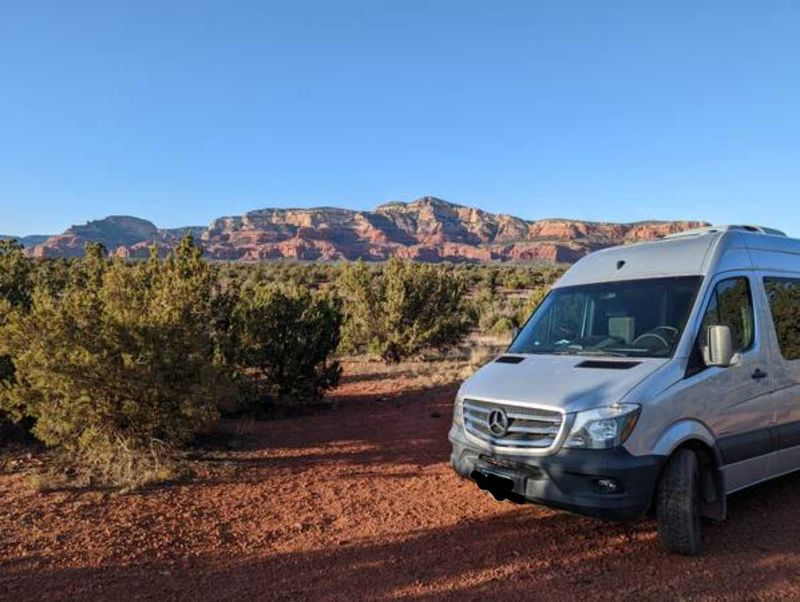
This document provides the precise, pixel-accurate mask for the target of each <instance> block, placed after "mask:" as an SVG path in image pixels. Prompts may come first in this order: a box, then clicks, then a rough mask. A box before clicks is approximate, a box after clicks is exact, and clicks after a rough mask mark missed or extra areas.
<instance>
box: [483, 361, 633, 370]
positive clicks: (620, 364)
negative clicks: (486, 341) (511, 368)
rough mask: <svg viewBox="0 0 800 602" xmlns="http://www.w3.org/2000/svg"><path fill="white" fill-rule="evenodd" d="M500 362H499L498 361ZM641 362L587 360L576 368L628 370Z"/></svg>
mask: <svg viewBox="0 0 800 602" xmlns="http://www.w3.org/2000/svg"><path fill="white" fill-rule="evenodd" d="M498 361H499V360H498ZM640 363H641V362H625V361H614V360H610V361H609V360H585V361H583V362H581V363H580V364H577V365H576V366H575V367H576V368H600V369H604V370H628V369H630V368H633V367H635V366H638V365H639V364H640Z"/></svg>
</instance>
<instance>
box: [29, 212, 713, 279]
mask: <svg viewBox="0 0 800 602" xmlns="http://www.w3.org/2000/svg"><path fill="white" fill-rule="evenodd" d="M701 225H703V224H702V223H700V222H688V221H675V222H640V223H635V224H613V223H600V222H583V221H577V220H559V219H547V220H539V221H526V220H523V219H520V218H517V217H513V216H510V215H502V214H499V215H496V214H492V213H487V212H485V211H482V210H480V209H476V208H472V207H464V206H461V205H456V204H453V203H449V202H447V201H443V200H441V199H437V198H435V197H424V198H421V199H418V200H416V201H413V202H411V203H400V202H393V203H387V204H384V205H380V206H379V207H377V208H376V209H375V210H374V211H353V210H349V209H338V208H333V207H319V208H314V209H260V210H257V211H250V212H248V213H245V214H244V215H237V216H229V217H221V218H219V219H216V220H214V221H213V222H212V223H211V224H210V225H209V226H208V227H206V228H203V227H190V228H177V229H172V230H162V229H159V228H157V227H156V226H155V225H154V224H152V223H151V222H148V221H146V220H142V219H138V218H133V217H124V216H112V217H108V218H106V219H104V220H98V221H93V222H89V223H88V224H86V225H84V226H73V227H72V228H70V229H69V230H67V231H66V232H65V233H64V234H61V235H58V236H53V237H50V238H49V239H48V240H46V241H45V242H44V243H42V244H40V245H38V246H36V247H34V249H33V251H32V254H33V255H35V256H39V257H54V256H61V257H63V256H67V257H73V256H78V255H80V254H81V253H82V250H83V245H84V244H85V243H86V242H87V241H92V242H100V243H102V244H103V245H105V247H106V248H107V249H108V250H109V252H111V253H114V254H116V255H118V256H123V257H146V256H147V254H148V252H149V251H148V248H149V247H150V246H152V245H153V244H155V245H157V246H158V247H159V248H160V250H162V251H166V250H168V249H169V248H171V247H173V246H174V245H175V244H176V243H177V241H178V240H179V239H180V237H181V236H182V235H183V234H184V233H185V232H187V231H189V232H192V234H194V236H195V237H196V238H197V239H198V241H199V242H200V244H201V245H202V246H203V248H204V250H205V253H206V257H208V258H210V259H218V260H232V261H262V260H275V259H287V258H290V259H299V260H311V261H317V260H319V261H335V260H354V259H365V260H368V261H380V260H385V259H388V258H389V257H393V256H396V257H403V258H408V259H415V260H420V261H467V262H484V261H507V260H515V261H543V262H550V263H556V262H574V261H576V260H578V259H579V258H580V257H582V256H583V255H585V254H586V253H589V252H591V251H593V250H596V249H600V248H603V247H608V246H612V245H619V244H626V243H631V242H636V241H641V240H651V239H655V238H659V237H662V236H664V235H666V234H671V233H674V232H679V231H681V230H685V229H689V228H695V227H698V226H701Z"/></svg>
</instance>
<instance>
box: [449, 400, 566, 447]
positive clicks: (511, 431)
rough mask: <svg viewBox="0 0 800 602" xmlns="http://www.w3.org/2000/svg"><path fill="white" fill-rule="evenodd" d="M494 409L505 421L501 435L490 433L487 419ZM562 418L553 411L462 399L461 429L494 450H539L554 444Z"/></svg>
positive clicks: (558, 413) (559, 430)
mask: <svg viewBox="0 0 800 602" xmlns="http://www.w3.org/2000/svg"><path fill="white" fill-rule="evenodd" d="M495 410H500V411H502V412H504V413H505V416H506V417H507V420H508V425H507V428H506V429H505V432H503V433H500V434H498V433H496V432H492V430H491V429H490V427H489V417H490V415H491V414H492V412H494V411H495ZM562 421H563V416H562V414H561V413H560V412H557V411H554V410H543V409H539V408H526V407H522V406H515V405H508V404H503V403H496V402H490V401H478V400H476V399H465V400H464V426H465V427H466V430H467V432H468V433H469V434H471V435H472V436H474V437H477V438H478V439H482V440H483V441H486V442H487V443H491V444H492V445H494V446H497V447H508V448H517V449H520V450H524V449H541V450H545V449H547V448H550V447H552V446H553V445H555V443H556V440H557V439H558V435H559V433H560V432H561V425H562Z"/></svg>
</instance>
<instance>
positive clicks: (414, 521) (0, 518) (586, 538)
mask: <svg viewBox="0 0 800 602" xmlns="http://www.w3.org/2000/svg"><path fill="white" fill-rule="evenodd" d="M402 378H403V377H402V375H398V376H397V377H395V378H393V379H392V380H391V381H389V380H381V379H377V380H376V379H370V376H369V375H362V376H359V377H355V378H351V380H350V382H347V383H345V385H343V387H342V388H341V389H340V391H339V396H340V399H341V408H340V409H338V410H335V411H331V412H325V413H321V414H318V415H315V416H312V417H307V418H293V419H286V420H278V421H273V422H263V423H257V424H255V425H254V426H253V429H252V432H251V440H252V445H250V446H248V447H247V448H245V449H241V450H238V451H225V452H215V453H212V454H207V455H205V456H204V457H203V458H202V459H199V460H196V461H194V462H193V463H194V464H195V471H196V473H197V476H196V478H194V479H193V480H191V481H187V482H186V483H180V484H176V485H171V486H164V487H158V488H154V489H152V490H149V491H146V492H143V493H137V494H126V495H120V494H114V495H111V494H106V493H99V492H86V491H83V492H75V491H72V492H57V493H46V494H45V493H36V492H34V491H32V490H31V489H30V487H29V486H28V485H27V483H26V481H25V477H24V475H23V474H22V473H21V472H5V473H3V474H0V599H2V600H73V599H92V600H98V599H109V600H110V599H114V600H122V599H154V600H172V599H191V600H206V599H207V600H219V599H237V600H244V599H286V600H290V599H291V600H295V599H311V600H354V599H380V600H383V599H400V598H406V599H408V598H411V599H418V600H419V599H431V600H432V599H441V598H454V599H455V598H457V599H483V598H486V597H498V598H500V599H547V600H557V599H565V598H583V599H595V598H614V599H620V598H622V599H625V598H636V599H660V598H668V599H675V598H702V599H730V598H745V599H754V598H795V599H797V598H800V580H799V579H798V578H799V577H800V521H797V520H795V518H796V513H797V500H798V499H800V477H797V476H795V477H788V478H784V479H781V480H779V481H777V482H774V483H771V484H768V485H765V486H761V487H758V488H755V489H753V490H751V491H749V492H746V493H743V494H740V495H736V496H734V497H732V498H731V500H730V506H729V507H730V518H729V520H728V521H727V522H726V523H725V524H723V525H720V526H716V527H710V528H708V530H707V542H706V551H705V554H704V555H703V556H701V557H699V558H683V557H678V556H672V555H669V554H667V553H665V552H664V551H662V550H661V549H660V547H659V545H658V541H657V537H656V532H655V526H654V524H653V523H652V522H650V521H645V522H642V523H638V524H635V525H627V526H625V525H614V524H607V523H602V522H598V521H594V520H591V519H587V518H581V517H576V516H572V515H569V514H565V513H560V512H554V511H551V510H546V509H543V508H540V507H537V506H533V505H528V506H516V505H512V504H510V503H508V502H504V503H500V502H496V501H494V500H493V499H491V498H490V497H488V496H487V495H486V494H484V493H482V492H480V491H479V490H478V489H477V488H476V487H475V486H474V485H472V484H471V483H469V482H466V481H463V480H460V479H458V478H457V477H456V476H455V475H454V474H453V472H452V471H451V470H450V468H449V466H448V464H447V458H448V453H449V445H448V443H447V438H446V435H447V430H448V426H449V416H450V402H451V399H452V397H453V395H454V393H455V387H453V386H448V387H441V388H438V389H432V390H418V391H414V390H406V391H403V392H400V393H392V392H396V391H398V390H400V389H402V387H403V382H402ZM356 379H358V380H356ZM406 384H408V382H406ZM384 395H389V398H388V399H387V398H383V399H380V400H379V399H377V398H379V397H381V396H384ZM229 426H231V427H234V426H235V425H229ZM14 470H16V469H14Z"/></svg>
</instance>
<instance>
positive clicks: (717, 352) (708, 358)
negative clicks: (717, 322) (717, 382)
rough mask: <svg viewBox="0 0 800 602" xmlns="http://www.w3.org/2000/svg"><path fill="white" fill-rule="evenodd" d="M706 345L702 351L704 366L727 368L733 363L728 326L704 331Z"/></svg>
mask: <svg viewBox="0 0 800 602" xmlns="http://www.w3.org/2000/svg"><path fill="white" fill-rule="evenodd" d="M706 340H707V341H708V342H707V345H706V347H705V348H704V349H703V352H704V353H703V355H704V356H705V357H704V359H705V362H706V366H717V367H719V368H727V367H728V366H730V365H731V364H732V363H733V361H734V356H735V355H736V352H735V351H734V350H733V335H732V334H731V328H730V326H709V327H708V330H707V331H706Z"/></svg>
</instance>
